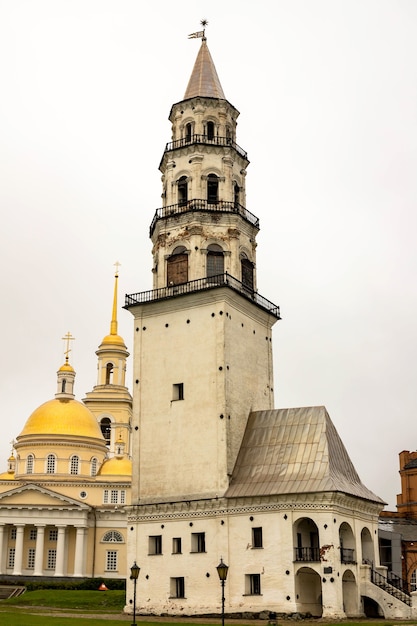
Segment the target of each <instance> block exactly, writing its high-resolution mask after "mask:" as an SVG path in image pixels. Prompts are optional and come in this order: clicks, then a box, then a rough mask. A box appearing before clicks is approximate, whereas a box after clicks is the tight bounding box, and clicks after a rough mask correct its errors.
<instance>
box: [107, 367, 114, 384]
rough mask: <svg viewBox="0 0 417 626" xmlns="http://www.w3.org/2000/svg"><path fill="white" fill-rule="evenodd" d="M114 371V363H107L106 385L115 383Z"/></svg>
mask: <svg viewBox="0 0 417 626" xmlns="http://www.w3.org/2000/svg"><path fill="white" fill-rule="evenodd" d="M113 372H114V365H113V363H107V365H106V385H111V384H112V383H113Z"/></svg>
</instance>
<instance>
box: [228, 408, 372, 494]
mask: <svg viewBox="0 0 417 626" xmlns="http://www.w3.org/2000/svg"><path fill="white" fill-rule="evenodd" d="M323 491H327V492H328V491H339V492H343V493H346V494H350V495H353V496H356V497H358V498H365V499H366V500H371V501H373V502H378V503H381V504H384V502H383V500H381V498H379V497H378V496H377V495H375V494H374V493H372V491H370V490H369V489H367V487H365V485H363V484H362V482H361V480H360V478H359V476H358V474H357V473H356V470H355V468H354V467H353V464H352V461H351V460H350V458H349V455H348V453H347V451H346V448H345V447H344V445H343V443H342V440H341V439H340V437H339V435H338V433H337V431H336V428H335V427H334V425H333V422H332V421H331V419H330V417H329V415H328V413H327V411H326V408H325V407H324V406H318V407H303V408H293V409H276V410H269V411H256V412H253V413H251V414H250V415H249V419H248V423H247V426H246V431H245V434H244V437H243V441H242V445H241V448H240V451H239V454H238V458H237V461H236V465H235V468H234V470H233V475H232V479H231V482H230V486H229V489H228V490H227V492H226V494H225V495H226V497H239V496H261V495H280V494H291V493H292V494H300V493H312V492H323Z"/></svg>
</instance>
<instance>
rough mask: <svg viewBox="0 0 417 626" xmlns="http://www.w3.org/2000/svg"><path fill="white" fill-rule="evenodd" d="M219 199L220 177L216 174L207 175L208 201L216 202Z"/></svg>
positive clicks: (210, 202)
mask: <svg viewBox="0 0 417 626" xmlns="http://www.w3.org/2000/svg"><path fill="white" fill-rule="evenodd" d="M218 201H219V179H218V177H217V176H216V174H209V175H208V176H207V202H208V203H209V204H216V203H217V202H218Z"/></svg>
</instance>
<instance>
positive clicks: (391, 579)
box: [371, 568, 411, 606]
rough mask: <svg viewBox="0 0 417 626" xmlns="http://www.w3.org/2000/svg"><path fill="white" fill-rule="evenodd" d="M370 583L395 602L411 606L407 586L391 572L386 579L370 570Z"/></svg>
mask: <svg viewBox="0 0 417 626" xmlns="http://www.w3.org/2000/svg"><path fill="white" fill-rule="evenodd" d="M371 581H372V582H373V583H374V585H376V586H377V587H380V589H383V590H384V591H386V592H387V593H389V594H390V595H391V596H393V597H394V598H397V600H401V602H405V604H408V606H411V595H410V591H409V589H408V584H407V583H406V581H404V580H402V578H400V577H399V576H396V575H395V574H394V573H393V572H388V578H386V577H385V576H383V575H382V574H380V573H379V572H377V571H376V570H374V569H373V568H372V569H371Z"/></svg>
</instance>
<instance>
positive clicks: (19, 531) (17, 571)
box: [13, 524, 25, 576]
mask: <svg viewBox="0 0 417 626" xmlns="http://www.w3.org/2000/svg"><path fill="white" fill-rule="evenodd" d="M15 528H16V543H15V553H14V568H13V576H21V575H22V562H23V536H24V533H25V524H15Z"/></svg>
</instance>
